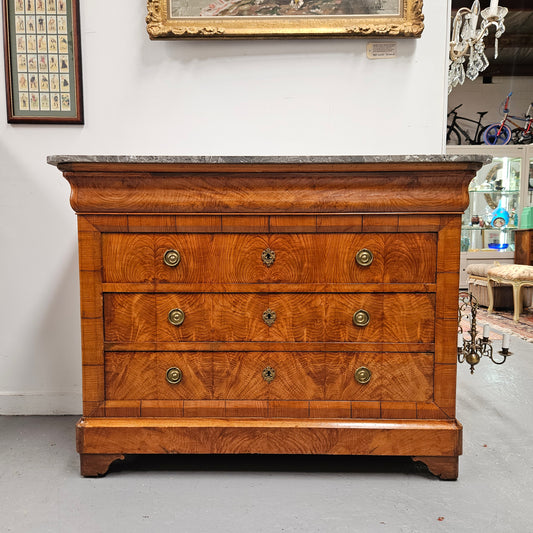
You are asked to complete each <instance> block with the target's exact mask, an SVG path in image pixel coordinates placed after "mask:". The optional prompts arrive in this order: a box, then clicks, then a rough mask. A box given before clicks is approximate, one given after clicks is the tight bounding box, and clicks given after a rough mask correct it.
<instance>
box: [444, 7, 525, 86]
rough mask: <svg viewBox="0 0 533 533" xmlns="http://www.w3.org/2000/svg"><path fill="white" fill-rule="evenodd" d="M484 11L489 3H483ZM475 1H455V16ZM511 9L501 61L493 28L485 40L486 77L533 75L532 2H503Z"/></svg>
mask: <svg viewBox="0 0 533 533" xmlns="http://www.w3.org/2000/svg"><path fill="white" fill-rule="evenodd" d="M480 1H481V9H484V8H486V7H488V6H489V4H490V1H489V0H480ZM472 2H473V0H452V16H455V12H456V11H457V9H459V8H461V7H468V8H470V7H471V6H472ZM500 6H502V7H506V8H507V9H509V13H508V14H507V16H506V17H505V33H504V34H503V35H502V36H501V38H500V39H499V40H498V50H499V53H498V58H497V59H494V28H491V29H490V30H489V31H490V34H489V37H488V38H487V39H486V40H485V43H486V47H487V48H486V51H485V53H486V54H487V58H488V59H489V61H490V66H489V67H488V68H487V69H486V70H485V71H484V72H483V76H533V0H500Z"/></svg>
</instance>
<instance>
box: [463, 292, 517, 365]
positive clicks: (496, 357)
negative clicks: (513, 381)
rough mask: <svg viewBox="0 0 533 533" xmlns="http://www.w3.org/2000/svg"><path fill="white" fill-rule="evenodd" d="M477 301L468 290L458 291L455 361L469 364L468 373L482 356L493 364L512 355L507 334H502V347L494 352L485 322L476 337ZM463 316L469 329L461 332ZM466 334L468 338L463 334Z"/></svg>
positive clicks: (503, 360)
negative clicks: (481, 331) (467, 321)
mask: <svg viewBox="0 0 533 533" xmlns="http://www.w3.org/2000/svg"><path fill="white" fill-rule="evenodd" d="M478 307H479V303H478V301H477V299H476V298H475V297H474V296H473V295H472V294H471V293H469V292H461V293H459V314H458V335H457V361H458V362H459V363H464V362H465V361H466V362H467V363H468V364H469V365H470V373H471V374H473V373H474V368H475V366H476V365H477V364H478V363H479V362H480V361H481V359H482V358H483V357H488V358H489V359H490V360H491V361H492V362H493V363H494V364H496V365H502V364H503V363H505V360H506V359H507V357H509V356H510V355H512V352H510V351H509V343H510V337H509V335H508V334H504V335H503V339H502V349H501V350H500V351H499V352H495V351H494V349H493V346H492V341H491V340H490V339H489V331H490V327H489V325H488V324H486V325H485V326H484V327H483V333H482V335H481V336H479V337H478V331H477V322H476V316H477V309H478ZM463 318H466V319H470V331H467V332H463V327H462V326H461V321H462V319H463ZM465 333H466V334H468V335H469V336H470V338H469V339H465V338H464V335H465Z"/></svg>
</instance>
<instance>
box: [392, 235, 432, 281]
mask: <svg viewBox="0 0 533 533" xmlns="http://www.w3.org/2000/svg"><path fill="white" fill-rule="evenodd" d="M384 241H385V243H384V249H385V251H386V252H385V265H384V276H383V281H384V282H385V283H406V282H409V281H413V280H416V281H418V282H425V283H434V282H435V267H436V261H437V236H436V234H435V233H402V234H399V235H385V236H384Z"/></svg>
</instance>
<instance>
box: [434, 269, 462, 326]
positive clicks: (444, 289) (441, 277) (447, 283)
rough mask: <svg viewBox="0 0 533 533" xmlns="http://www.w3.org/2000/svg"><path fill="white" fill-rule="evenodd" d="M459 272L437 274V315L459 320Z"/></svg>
mask: <svg viewBox="0 0 533 533" xmlns="http://www.w3.org/2000/svg"><path fill="white" fill-rule="evenodd" d="M458 307H459V272H457V273H452V272H449V273H439V274H437V301H436V317H437V318H444V319H450V320H453V319H455V320H457V309H458Z"/></svg>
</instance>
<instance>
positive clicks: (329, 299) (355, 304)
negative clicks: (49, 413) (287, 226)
mask: <svg viewBox="0 0 533 533" xmlns="http://www.w3.org/2000/svg"><path fill="white" fill-rule="evenodd" d="M434 304H435V295H434V294H379V293H377V294H373V293H356V294H342V295H337V294H300V293H298V294H242V293H228V294H216V293H215V294H211V293H209V294H106V295H105V296H104V314H105V340H106V341H107V342H194V341H203V342H211V341H221V342H228V341H233V342H252V341H255V342H261V341H265V342H267V341H280V342H317V341H325V342H327V341H331V342H417V343H422V342H425V343H427V342H433V340H434ZM173 310H180V311H181V312H182V318H183V321H182V323H181V324H177V325H176V324H173V323H171V321H170V315H171V313H172V311H173ZM356 313H357V316H358V317H359V318H360V319H361V318H362V319H363V320H359V321H356V322H357V324H356V323H355V322H354V315H355V314H356ZM178 314H179V313H178ZM269 318H270V320H269ZM365 318H368V324H364V323H363V322H364V321H365V320H364V319H365Z"/></svg>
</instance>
